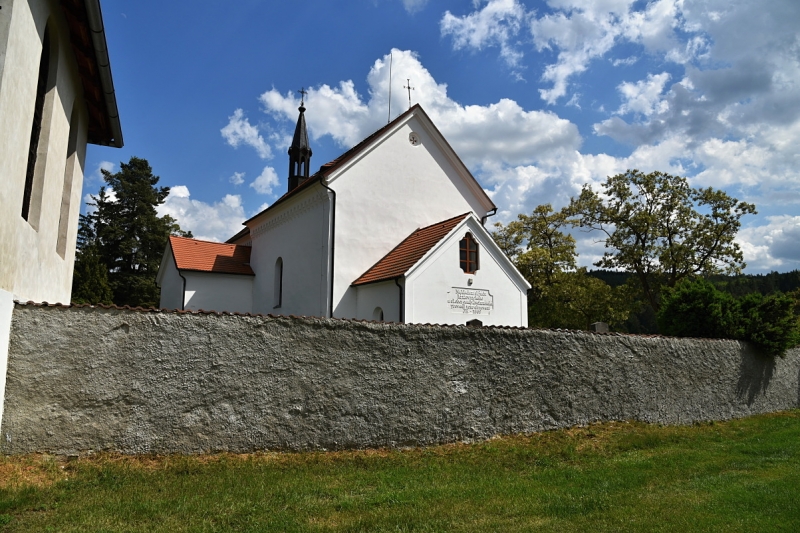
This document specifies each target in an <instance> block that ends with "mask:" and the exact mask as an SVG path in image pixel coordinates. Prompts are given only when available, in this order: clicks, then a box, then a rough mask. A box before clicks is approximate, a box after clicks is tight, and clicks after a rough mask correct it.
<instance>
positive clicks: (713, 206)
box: [568, 170, 756, 312]
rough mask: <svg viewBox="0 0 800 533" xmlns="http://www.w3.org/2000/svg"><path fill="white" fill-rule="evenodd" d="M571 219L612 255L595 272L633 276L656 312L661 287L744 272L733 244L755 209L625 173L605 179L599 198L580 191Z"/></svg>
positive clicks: (671, 181)
mask: <svg viewBox="0 0 800 533" xmlns="http://www.w3.org/2000/svg"><path fill="white" fill-rule="evenodd" d="M568 213H569V214H570V215H572V216H577V217H579V218H578V225H579V226H581V227H583V228H585V229H586V230H588V231H597V232H600V233H602V234H603V235H604V237H605V238H604V240H603V241H602V242H604V243H605V246H606V248H607V249H610V251H607V252H606V253H605V254H604V256H603V258H602V259H601V260H600V261H598V262H597V263H595V265H596V266H599V267H602V268H608V269H612V270H617V269H621V270H625V271H628V272H631V273H632V274H634V275H635V276H636V278H637V280H638V282H639V284H640V285H641V289H642V292H643V293H644V296H645V298H646V300H647V302H648V303H649V304H650V306H651V307H652V308H653V310H654V311H656V312H657V311H658V309H659V297H660V291H661V288H662V287H675V286H676V285H677V284H678V283H679V282H680V281H681V280H683V279H686V278H690V277H693V276H698V275H711V274H719V273H725V274H739V273H741V271H742V269H743V268H744V266H745V263H744V261H743V257H742V252H741V250H740V249H739V245H738V244H736V243H735V242H734V238H735V237H736V233H737V232H738V230H739V228H740V227H741V223H740V219H741V217H742V216H744V215H747V214H755V213H756V209H755V206H754V205H753V204H748V203H746V202H740V201H738V200H737V199H735V198H732V197H730V196H728V195H727V194H726V193H725V192H723V191H719V190H715V189H712V188H707V189H703V188H699V189H695V188H692V187H690V186H689V184H688V182H687V180H686V179H685V178H682V177H680V176H672V175H669V174H664V173H662V172H652V173H650V174H644V173H642V172H640V171H638V170H628V171H626V172H625V173H623V174H618V175H616V176H613V177H610V178H608V179H607V180H606V181H605V183H604V184H603V193H602V195H601V194H598V193H597V192H595V191H594V190H592V188H591V186H589V185H585V186H584V187H583V190H582V191H581V194H580V196H579V197H578V198H573V199H572V201H571V202H570V206H569V208H568Z"/></svg>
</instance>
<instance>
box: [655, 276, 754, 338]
mask: <svg viewBox="0 0 800 533" xmlns="http://www.w3.org/2000/svg"><path fill="white" fill-rule="evenodd" d="M738 318H739V313H738V305H737V302H736V300H735V299H734V298H733V296H731V295H730V294H728V293H725V292H722V291H719V290H717V289H716V288H715V287H714V285H712V284H711V283H710V282H708V281H706V280H703V279H697V280H692V281H684V282H683V283H681V284H680V285H678V286H677V287H675V288H674V289H672V290H670V291H669V292H667V293H666V295H665V296H664V297H663V300H662V302H661V306H660V308H659V311H658V327H659V329H660V330H661V333H663V334H665V335H672V336H675V337H704V338H715V339H720V338H739V337H740V334H741V330H740V326H739V322H740V321H739V320H738Z"/></svg>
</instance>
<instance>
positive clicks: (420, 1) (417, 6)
mask: <svg viewBox="0 0 800 533" xmlns="http://www.w3.org/2000/svg"><path fill="white" fill-rule="evenodd" d="M427 3H428V0H403V7H404V8H406V11H408V12H409V13H416V12H417V11H419V10H421V9H422V8H423V7H425V4H427Z"/></svg>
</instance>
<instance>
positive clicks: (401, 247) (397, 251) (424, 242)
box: [353, 213, 470, 285]
mask: <svg viewBox="0 0 800 533" xmlns="http://www.w3.org/2000/svg"><path fill="white" fill-rule="evenodd" d="M469 214H470V213H464V214H463V215H458V216H457V217H453V218H449V219H447V220H443V221H442V222H437V223H436V224H431V225H430V226H426V227H424V228H420V229H418V230H416V231H414V233H412V234H411V235H409V236H408V237H406V238H405V239H404V240H403V242H401V243H400V244H398V245H397V246H395V248H394V249H393V250H392V251H391V252H389V253H388V254H386V255H385V256H383V258H382V259H381V260H380V261H378V262H377V263H375V264H374V265H373V266H372V267H370V268H369V269H368V270H367V271H366V272H364V273H363V274H361V276H360V277H359V278H358V279H357V280H355V281H354V282H353V285H366V284H367V283H376V282H378V281H389V280H393V279H397V278H399V277H401V276H403V275H404V274H405V273H406V272H408V271H409V269H410V268H411V267H413V266H414V265H416V264H417V262H419V260H420V259H422V258H423V257H424V256H425V254H427V253H428V252H429V251H430V250H431V249H432V248H433V247H434V246H436V244H437V243H439V242H440V241H441V240H442V239H444V238H445V236H446V235H447V234H449V233H450V232H451V231H453V228H455V227H456V226H457V225H458V224H459V223H460V222H461V221H462V220H464V219H465V218H466V217H467V216H469Z"/></svg>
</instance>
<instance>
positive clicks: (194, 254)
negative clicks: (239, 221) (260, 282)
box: [169, 236, 255, 276]
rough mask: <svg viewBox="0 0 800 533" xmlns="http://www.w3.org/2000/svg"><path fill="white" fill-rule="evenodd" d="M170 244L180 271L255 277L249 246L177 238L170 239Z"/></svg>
mask: <svg viewBox="0 0 800 533" xmlns="http://www.w3.org/2000/svg"><path fill="white" fill-rule="evenodd" d="M169 244H170V247H171V248H172V256H173V257H174V258H175V266H176V267H177V268H178V270H191V271H194V272H211V273H214V274H244V275H248V276H255V273H254V272H253V269H252V268H250V250H251V248H250V247H249V246H242V245H238V244H225V243H221V242H210V241H199V240H197V239H189V238H187V237H175V236H173V237H170V238H169Z"/></svg>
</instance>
